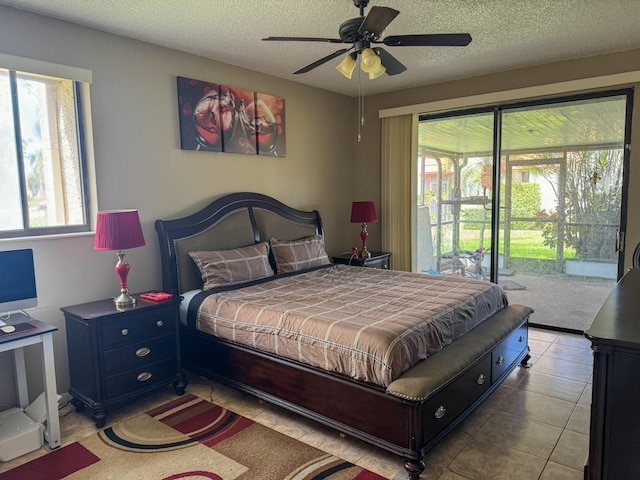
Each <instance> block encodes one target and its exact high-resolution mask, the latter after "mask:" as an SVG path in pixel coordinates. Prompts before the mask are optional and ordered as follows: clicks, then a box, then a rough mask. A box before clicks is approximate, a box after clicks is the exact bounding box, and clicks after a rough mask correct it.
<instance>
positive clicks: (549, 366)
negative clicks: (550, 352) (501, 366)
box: [531, 355, 593, 383]
mask: <svg viewBox="0 0 640 480" xmlns="http://www.w3.org/2000/svg"><path fill="white" fill-rule="evenodd" d="M531 371H534V372H540V373H546V374H548V375H555V376H557V377H562V378H567V379H569V380H576V381H578V382H585V383H586V382H587V381H588V380H589V378H590V377H591V374H592V373H593V367H592V366H591V365H588V364H585V363H578V362H572V361H570V360H565V359H563V358H553V357H549V356H546V355H543V357H542V358H541V359H540V360H538V361H537V362H536V363H535V365H534V366H533V367H531Z"/></svg>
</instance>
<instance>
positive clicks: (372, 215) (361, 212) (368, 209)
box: [351, 200, 378, 259]
mask: <svg viewBox="0 0 640 480" xmlns="http://www.w3.org/2000/svg"><path fill="white" fill-rule="evenodd" d="M377 221H378V215H377V214H376V205H375V203H373V200H367V201H366V202H353V204H352V205H351V223H361V224H362V231H361V232H360V238H361V239H362V258H365V259H366V258H371V253H370V252H369V250H367V237H368V236H369V232H367V223H372V222H377Z"/></svg>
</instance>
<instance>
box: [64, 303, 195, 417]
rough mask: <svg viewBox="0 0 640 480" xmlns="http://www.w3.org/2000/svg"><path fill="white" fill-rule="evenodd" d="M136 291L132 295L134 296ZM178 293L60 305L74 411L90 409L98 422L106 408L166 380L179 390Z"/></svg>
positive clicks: (181, 376)
mask: <svg viewBox="0 0 640 480" xmlns="http://www.w3.org/2000/svg"><path fill="white" fill-rule="evenodd" d="M136 297H137V296H136ZM179 303H180V302H179V299H170V300H165V301H161V302H153V301H148V300H143V299H140V298H138V299H137V302H136V304H135V305H134V306H132V307H126V308H122V309H117V308H116V307H115V305H114V303H113V299H106V300H100V301H97V302H91V303H84V304H81V305H74V306H71V307H64V308H62V311H63V312H64V317H65V326H66V330H67V350H68V355H69V376H70V383H71V385H70V387H69V393H70V394H71V395H72V396H73V400H72V403H73V405H74V406H75V407H76V409H77V410H78V411H82V409H83V408H84V406H85V405H87V406H88V407H90V408H91V409H93V415H92V417H91V418H92V419H93V420H94V421H95V423H96V426H97V427H98V428H101V427H103V426H104V424H105V418H106V417H107V415H108V409H109V408H113V407H116V406H119V405H122V404H126V403H128V402H131V401H133V400H134V399H136V398H137V397H140V396H141V395H144V394H147V393H150V392H152V391H154V390H156V389H158V388H160V387H163V386H165V385H167V384H169V383H173V386H174V388H175V390H176V393H177V394H178V395H182V394H183V393H184V389H185V387H186V386H187V382H186V377H185V375H184V372H183V371H182V368H181V364H180V350H179V348H180V347H179V341H178V322H179V318H178V315H179V313H178V305H179Z"/></svg>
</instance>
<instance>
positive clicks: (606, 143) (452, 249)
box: [415, 91, 631, 331]
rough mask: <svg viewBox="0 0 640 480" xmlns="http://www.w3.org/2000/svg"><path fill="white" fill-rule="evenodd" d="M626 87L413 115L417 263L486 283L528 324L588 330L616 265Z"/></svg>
mask: <svg viewBox="0 0 640 480" xmlns="http://www.w3.org/2000/svg"><path fill="white" fill-rule="evenodd" d="M630 95H631V93H630V92H627V91H624V92H615V93H609V94H600V95H598V96H595V95H594V96H590V97H580V98H574V99H566V100H562V101H558V100H556V101H554V102H553V103H552V102H547V103H540V102H538V103H535V104H533V103H531V104H527V105H524V104H522V105H518V106H510V107H499V108H498V107H495V108H493V109H491V110H485V111H474V112H465V113H462V114H459V113H456V114H451V115H447V116H443V115H439V116H437V117H435V116H434V117H426V116H425V117H423V118H421V122H420V125H419V145H418V168H417V170H418V207H417V229H416V231H417V232H418V235H417V237H418V238H416V239H415V241H416V246H417V249H416V251H417V252H418V255H417V262H416V263H417V270H418V271H421V272H424V273H429V274H433V275H457V276H467V277H472V278H480V279H486V280H491V281H493V282H496V283H499V284H501V285H502V286H503V287H504V288H505V290H506V291H507V294H508V296H509V301H510V302H512V303H524V304H527V305H529V306H531V307H533V308H534V310H535V314H534V315H533V316H532V319H531V320H532V323H535V324H538V325H541V326H547V327H550V328H555V329H563V330H570V331H583V330H585V329H586V328H588V326H589V325H590V324H591V321H592V320H593V318H594V316H595V314H596V312H597V311H598V309H599V308H600V306H601V304H602V302H603V301H604V299H605V298H606V296H607V295H608V293H609V292H610V290H611V288H612V287H613V285H615V283H616V281H617V279H618V278H619V276H620V274H621V272H622V264H621V262H622V259H623V253H624V252H623V251H622V249H623V248H624V242H623V239H624V225H623V224H622V223H621V222H622V221H623V218H624V213H625V212H626V206H625V205H624V199H625V198H626V195H624V193H625V192H624V186H625V185H626V181H625V175H626V170H627V169H626V167H625V166H626V165H627V161H628V158H627V157H628V152H627V149H626V148H625V145H627V144H628V142H626V141H625V135H627V134H628V123H629V121H630V120H629V118H628V115H627V114H628V104H630ZM494 158H499V159H500V161H499V162H498V163H497V164H496V162H495V161H494Z"/></svg>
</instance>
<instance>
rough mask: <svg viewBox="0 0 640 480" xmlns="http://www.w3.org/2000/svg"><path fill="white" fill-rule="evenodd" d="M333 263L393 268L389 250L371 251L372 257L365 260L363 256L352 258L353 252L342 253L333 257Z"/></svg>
mask: <svg viewBox="0 0 640 480" xmlns="http://www.w3.org/2000/svg"><path fill="white" fill-rule="evenodd" d="M333 263H342V264H345V265H354V266H356V267H369V268H383V269H385V270H389V269H390V268H391V254H390V253H387V252H371V258H367V259H364V260H363V259H362V258H357V259H355V258H354V259H353V260H351V252H348V253H341V254H340V255H336V256H334V257H333Z"/></svg>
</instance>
